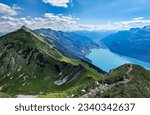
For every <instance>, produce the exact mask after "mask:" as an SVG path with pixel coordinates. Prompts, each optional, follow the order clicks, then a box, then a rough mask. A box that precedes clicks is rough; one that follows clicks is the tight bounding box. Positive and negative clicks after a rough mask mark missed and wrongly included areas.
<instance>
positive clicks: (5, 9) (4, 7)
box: [0, 3, 17, 16]
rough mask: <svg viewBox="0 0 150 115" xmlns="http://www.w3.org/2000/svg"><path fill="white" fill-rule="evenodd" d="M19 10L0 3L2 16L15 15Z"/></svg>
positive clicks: (0, 14)
mask: <svg viewBox="0 0 150 115" xmlns="http://www.w3.org/2000/svg"><path fill="white" fill-rule="evenodd" d="M15 15H17V12H16V11H15V9H13V7H10V6H8V5H5V4H2V3H0V16H15Z"/></svg>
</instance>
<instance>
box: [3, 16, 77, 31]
mask: <svg viewBox="0 0 150 115" xmlns="http://www.w3.org/2000/svg"><path fill="white" fill-rule="evenodd" d="M77 20H79V19H78V18H73V17H72V16H64V15H62V14H59V15H54V14H52V13H45V14H44V17H42V18H41V17H39V18H30V17H28V18H27V17H21V18H14V17H11V16H2V17H0V30H1V31H2V30H3V31H13V30H15V29H18V28H20V27H21V26H22V25H26V26H28V27H29V28H31V29H38V28H52V29H54V30H64V31H65V30H72V29H75V28H76V27H75V26H76V25H77Z"/></svg>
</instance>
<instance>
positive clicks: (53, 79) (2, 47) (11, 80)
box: [0, 26, 102, 95]
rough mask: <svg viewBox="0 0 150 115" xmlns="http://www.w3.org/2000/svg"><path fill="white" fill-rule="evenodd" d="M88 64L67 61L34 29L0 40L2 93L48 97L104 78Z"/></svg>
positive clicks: (15, 33)
mask: <svg viewBox="0 0 150 115" xmlns="http://www.w3.org/2000/svg"><path fill="white" fill-rule="evenodd" d="M98 71H99V70H95V69H93V68H92V67H91V66H90V65H89V64H87V63H86V62H82V61H80V60H73V59H70V58H67V57H64V56H63V55H62V54H61V53H59V52H58V51H57V50H56V49H55V48H53V46H50V45H49V44H47V43H46V42H45V41H44V40H43V38H41V37H40V36H38V35H36V34H35V33H33V32H32V31H31V30H30V29H28V28H26V27H24V26H23V27H22V28H21V29H19V30H17V31H15V32H12V33H9V34H7V35H5V36H2V37H0V91H2V92H5V93H8V94H10V95H17V94H32V95H34V94H35V95H39V94H46V93H49V92H57V91H61V90H66V89H69V88H71V87H72V86H76V85H81V86H82V85H84V84H87V83H90V82H92V81H93V80H96V79H100V78H101V76H102V74H101V73H99V72H98Z"/></svg>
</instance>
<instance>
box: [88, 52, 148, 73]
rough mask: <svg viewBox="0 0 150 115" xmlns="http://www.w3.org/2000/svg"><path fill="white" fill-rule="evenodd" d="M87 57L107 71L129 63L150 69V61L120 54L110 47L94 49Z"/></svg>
mask: <svg viewBox="0 0 150 115" xmlns="http://www.w3.org/2000/svg"><path fill="white" fill-rule="evenodd" d="M86 57H87V58H89V59H90V60H91V61H92V63H93V64H94V65H96V66H97V67H99V68H101V69H102V70H104V71H106V72H109V71H110V70H111V69H115V68H117V67H119V66H121V65H123V64H128V63H131V64H137V65H140V66H142V67H144V68H145V69H148V70H150V63H147V62H144V61H140V60H137V59H134V58H130V57H126V56H121V55H118V54H116V53H113V52H111V51H110V50H109V49H92V50H91V53H90V54H89V55H87V56H86Z"/></svg>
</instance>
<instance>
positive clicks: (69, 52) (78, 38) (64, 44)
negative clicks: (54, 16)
mask: <svg viewBox="0 0 150 115" xmlns="http://www.w3.org/2000/svg"><path fill="white" fill-rule="evenodd" d="M34 31H35V32H36V33H37V34H39V35H41V36H42V37H44V38H45V40H46V41H47V42H48V43H49V44H51V45H54V46H55V47H56V48H57V49H58V50H59V51H60V52H61V53H63V54H64V55H66V56H68V57H71V58H75V59H85V56H86V55H87V54H88V53H89V52H90V49H93V48H100V47H101V46H100V44H99V43H98V42H94V41H93V40H91V39H90V38H89V37H86V36H85V35H83V36H82V34H80V33H78V32H62V31H54V30H51V29H38V30H34Z"/></svg>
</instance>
